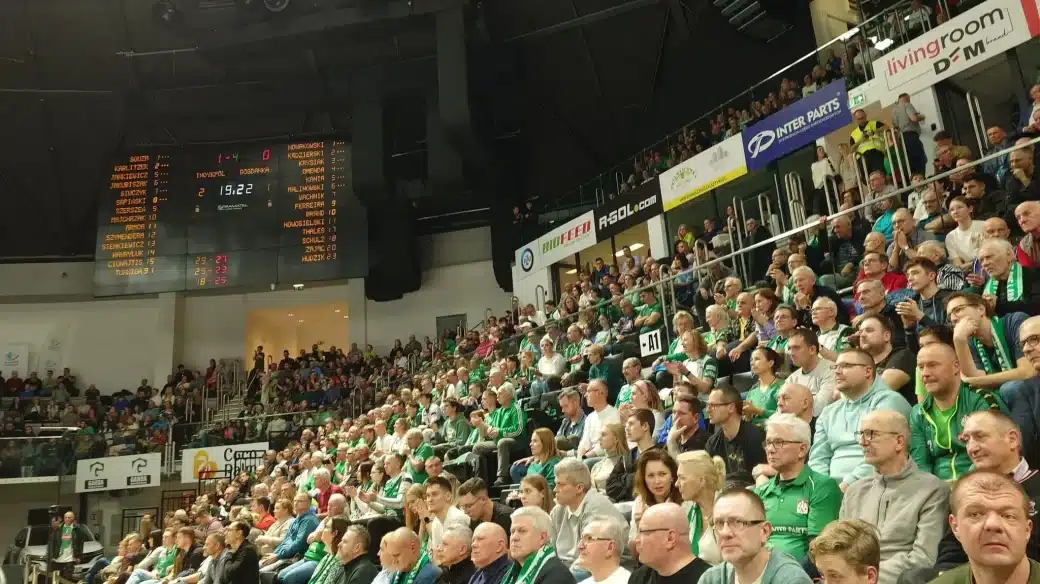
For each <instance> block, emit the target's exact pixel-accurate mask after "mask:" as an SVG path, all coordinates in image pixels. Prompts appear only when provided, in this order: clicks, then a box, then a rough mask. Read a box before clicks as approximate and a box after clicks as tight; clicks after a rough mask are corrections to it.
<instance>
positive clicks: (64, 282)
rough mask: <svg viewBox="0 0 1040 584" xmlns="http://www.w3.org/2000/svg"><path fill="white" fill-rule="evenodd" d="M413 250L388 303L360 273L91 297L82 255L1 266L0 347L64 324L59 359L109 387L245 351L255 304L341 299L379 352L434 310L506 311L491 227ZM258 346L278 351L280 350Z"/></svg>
mask: <svg viewBox="0 0 1040 584" xmlns="http://www.w3.org/2000/svg"><path fill="white" fill-rule="evenodd" d="M418 247H419V250H420V265H421V266H422V269H423V282H422V288H421V289H420V290H419V291H418V292H414V293H411V294H408V295H407V296H405V297H404V298H403V299H401V300H397V301H393V302H371V301H368V300H367V299H366V298H365V285H364V280H362V279H356V280H349V281H339V282H327V283H325V282H322V283H311V284H308V285H307V286H306V287H305V288H304V290H302V291H300V292H296V291H293V290H279V291H274V292H272V291H269V290H267V291H261V290H255V291H249V292H244V293H243V292H238V293H212V292H205V293H192V294H180V293H178V294H161V295H148V296H140V297H133V298H129V297H128V298H119V299H104V300H97V299H94V298H93V297H92V296H91V291H92V287H93V265H92V264H91V263H89V262H79V263H46V264H45V263H40V264H3V265H0V346H2V345H3V344H5V343H12V342H20V343H28V344H30V345H33V346H35V347H37V348H38V347H43V346H46V345H48V343H49V341H48V339H49V338H51V337H52V336H53V335H54V334H55V331H56V330H59V331H64V341H63V343H62V344H63V349H62V357H61V363H62V365H64V366H67V367H70V368H71V369H72V370H73V373H74V374H75V375H77V376H78V377H79V379H80V381H81V384H82V385H84V386H85V385H86V384H91V383H93V384H95V385H97V386H98V388H99V389H101V391H102V392H106V393H107V392H114V391H118V390H119V389H122V388H133V387H137V384H138V383H139V382H140V380H141V379H142V378H147V379H149V381H150V382H152V383H156V382H161V381H162V380H163V379H164V376H165V374H166V372H169V371H171V369H172V367H173V366H175V365H177V364H178V363H183V364H184V365H186V366H188V367H190V368H193V369H203V368H204V367H205V365H206V364H207V363H208V362H209V359H211V358H212V359H221V358H233V357H248V356H249V355H248V354H247V352H248V351H249V350H250V345H249V344H248V342H247V341H248V339H247V338H246V332H247V322H246V321H247V314H248V312H249V310H252V309H258V308H292V307H296V306H301V305H306V304H314V303H329V302H344V303H346V304H347V306H348V307H349V313H350V319H349V322H350V325H349V338H350V340H351V341H354V342H357V343H359V344H361V345H364V344H365V343H371V344H373V345H375V347H376V348H377V349H378V350H380V351H381V352H383V351H385V350H387V349H389V348H390V347H391V346H392V344H393V341H394V339H396V338H400V339H402V340H404V339H407V337H408V335H409V334H412V333H414V334H416V335H419V337H420V338H421V337H422V336H424V335H431V336H433V335H434V333H435V322H436V318H437V316H440V315H447V314H458V313H466V314H467V316H468V320H469V323H470V326H473V325H474V324H476V322H477V321H478V320H481V319H483V317H484V309H485V308H492V309H493V310H494V311H495V314H497V315H501V314H502V313H503V312H504V311H505V310H506V309H508V308H509V299H510V295H509V294H507V293H505V292H503V291H502V290H501V289H500V288H499V287H498V284H497V281H496V279H495V274H494V269H493V267H492V262H491V230H490V229H489V228H482V229H470V230H466V231H459V232H455V233H448V234H443V235H435V236H427V237H423V238H420V241H419V246H418ZM301 342H302V340H301ZM308 344H309V343H308ZM265 348H266V349H267V350H268V352H271V351H277V352H278V353H280V352H281V348H280V347H265ZM4 373H5V374H7V373H8V371H4ZM20 373H22V374H23V375H24V374H25V372H24V371H22V372H20ZM59 373H60V371H59ZM40 374H41V375H42V374H43V371H40Z"/></svg>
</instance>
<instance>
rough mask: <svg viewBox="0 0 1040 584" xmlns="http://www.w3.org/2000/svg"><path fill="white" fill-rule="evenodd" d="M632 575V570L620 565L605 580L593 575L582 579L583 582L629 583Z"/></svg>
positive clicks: (584, 583) (598, 583) (586, 583)
mask: <svg viewBox="0 0 1040 584" xmlns="http://www.w3.org/2000/svg"><path fill="white" fill-rule="evenodd" d="M631 575H632V573H631V572H629V571H628V570H626V569H624V568H622V567H621V566H618V567H617V569H616V570H614V571H613V572H611V573H610V575H609V576H607V577H606V578H605V579H603V580H596V579H595V578H593V577H592V576H589V577H588V578H586V579H584V580H582V581H581V584H628V577H629V576H631Z"/></svg>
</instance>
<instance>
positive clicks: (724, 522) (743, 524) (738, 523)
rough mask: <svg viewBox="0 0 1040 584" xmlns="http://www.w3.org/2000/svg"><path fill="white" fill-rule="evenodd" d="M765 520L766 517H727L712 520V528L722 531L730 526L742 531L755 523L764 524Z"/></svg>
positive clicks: (732, 528)
mask: <svg viewBox="0 0 1040 584" xmlns="http://www.w3.org/2000/svg"><path fill="white" fill-rule="evenodd" d="M765 522H766V520H765V519H738V518H736V517H726V518H725V519H715V520H713V521H712V522H711V528H712V529H714V530H715V531H722V529H723V528H724V527H728V528H729V529H730V531H742V530H745V529H747V528H749V527H753V526H755V525H762V524H763V523H765Z"/></svg>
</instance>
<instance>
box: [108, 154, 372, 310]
mask: <svg viewBox="0 0 1040 584" xmlns="http://www.w3.org/2000/svg"><path fill="white" fill-rule="evenodd" d="M349 169H350V147H349V145H347V144H346V143H345V142H342V141H317V142H293V143H278V144H271V143H251V144H242V145H237V146H207V147H188V148H177V149H158V150H149V151H143V152H135V153H131V154H128V155H124V156H122V157H121V158H120V159H118V160H116V161H115V162H114V163H113V164H112V167H111V172H110V177H109V181H108V184H107V187H106V188H105V190H104V192H103V193H102V197H101V201H100V205H99V214H98V232H97V233H98V235H97V245H96V249H95V255H94V294H95V296H113V295H120V294H149V293H156V292H173V291H180V290H206V289H213V288H232V287H239V286H260V285H267V284H271V283H277V282H283V283H293V284H295V283H298V282H305V281H313V280H333V279H342V278H358V277H364V276H367V275H368V224H367V219H366V215H365V209H364V207H363V206H362V205H361V204H360V202H359V201H358V200H357V198H356V197H355V196H354V194H353V190H352V188H351V181H350V173H349Z"/></svg>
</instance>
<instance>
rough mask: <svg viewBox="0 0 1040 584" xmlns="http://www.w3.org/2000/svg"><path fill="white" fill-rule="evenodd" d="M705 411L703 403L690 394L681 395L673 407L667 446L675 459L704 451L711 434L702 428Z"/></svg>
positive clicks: (677, 397)
mask: <svg viewBox="0 0 1040 584" xmlns="http://www.w3.org/2000/svg"><path fill="white" fill-rule="evenodd" d="M703 416H704V410H703V407H702V405H701V401H700V400H699V399H696V398H695V397H693V396H692V395H690V394H688V393H679V394H678V395H677V396H676V398H675V405H673V406H672V417H671V419H670V422H671V428H670V429H669V430H668V433H667V434H666V439H665V444H666V445H667V447H668V453H669V454H671V455H672V456H673V457H676V456H678V455H679V454H680V453H682V452H689V451H691V450H703V449H704V448H705V446H706V445H707V443H708V439H709V434H708V432H707V430H705V429H704V428H702V427H701V426H702V424H701V423H702V418H703Z"/></svg>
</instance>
